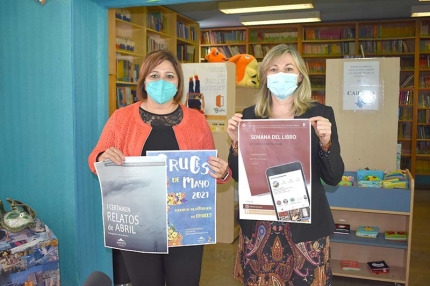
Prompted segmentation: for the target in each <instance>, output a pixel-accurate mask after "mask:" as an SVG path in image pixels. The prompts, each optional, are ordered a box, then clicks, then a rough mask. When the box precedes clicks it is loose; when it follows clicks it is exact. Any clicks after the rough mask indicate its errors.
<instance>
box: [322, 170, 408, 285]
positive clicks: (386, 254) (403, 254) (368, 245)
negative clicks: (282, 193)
mask: <svg viewBox="0 0 430 286" xmlns="http://www.w3.org/2000/svg"><path fill="white" fill-rule="evenodd" d="M345 175H349V176H354V177H355V179H356V173H355V172H346V173H345ZM407 176H408V179H409V188H408V189H383V188H363V187H354V186H352V187H343V186H336V187H333V186H327V185H326V186H324V187H325V189H326V194H327V198H328V201H329V204H330V207H331V210H332V213H333V217H334V220H335V223H346V224H350V225H351V233H350V234H333V235H332V236H331V238H330V247H331V258H332V259H331V266H332V270H333V275H336V276H344V277H351V278H359V279H367V280H378V281H385V282H393V283H399V284H404V285H408V281H409V265H410V258H411V238H412V218H413V201H414V179H413V177H412V175H411V173H410V172H409V170H407ZM360 225H361V226H363V225H364V226H366V225H368V226H378V227H379V234H378V237H377V238H363V237H357V236H356V235H355V230H356V229H357V227H358V226H360ZM389 230H392V231H406V232H408V240H407V241H406V242H402V241H390V240H385V238H384V232H385V231H389ZM341 260H355V261H358V262H359V264H360V270H359V271H351V270H342V269H341V267H340V261H341ZM379 260H385V262H386V263H387V264H388V265H389V266H390V271H389V273H385V274H375V273H372V272H370V270H369V269H368V267H367V264H366V262H369V261H379Z"/></svg>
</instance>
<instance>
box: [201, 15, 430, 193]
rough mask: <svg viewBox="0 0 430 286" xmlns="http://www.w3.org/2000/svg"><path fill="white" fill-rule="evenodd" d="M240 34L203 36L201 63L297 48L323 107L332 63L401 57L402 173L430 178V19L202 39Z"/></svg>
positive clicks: (279, 28)
mask: <svg viewBox="0 0 430 286" xmlns="http://www.w3.org/2000/svg"><path fill="white" fill-rule="evenodd" d="M239 31H240V35H241V40H240V41H239V42H223V43H219V42H207V41H205V40H204V37H203V36H202V41H201V45H200V59H201V60H202V59H203V58H204V56H205V54H206V53H207V51H208V50H209V49H208V48H210V47H222V48H223V49H224V50H226V49H228V48H229V47H231V46H240V47H242V51H241V53H248V54H251V55H254V56H255V57H256V58H257V60H258V61H261V59H262V57H264V55H265V52H266V50H267V49H268V48H271V47H272V46H274V45H276V44H279V43H287V44H292V45H294V46H296V47H297V48H298V50H299V51H300V52H301V54H302V56H303V58H304V60H305V61H306V63H307V66H308V69H309V76H310V78H311V83H312V97H313V98H314V99H316V100H318V101H320V102H322V103H325V93H326V86H325V83H326V82H325V81H326V70H325V69H326V60H327V59H335V58H360V57H362V56H363V55H364V56H365V57H366V58H374V57H399V58H400V74H399V82H400V89H399V94H398V100H399V105H398V108H399V117H398V143H401V145H402V151H401V168H402V169H409V170H410V172H411V174H412V176H413V177H414V178H415V179H416V183H417V184H418V185H420V182H422V180H419V179H417V178H416V177H417V176H422V178H424V179H425V178H430V18H421V19H399V20H384V21H360V22H357V21H356V22H354V21H353V22H336V23H305V24H291V25H270V26H248V27H232V28H222V29H216V28H214V29H202V34H205V35H206V38H208V36H209V35H212V34H213V35H221V34H228V33H230V32H231V33H233V32H234V33H236V32H239ZM243 49H245V50H244V51H243ZM387 96H388V95H387ZM390 96H392V95H390ZM253 98H254V97H252V96H251V97H250V98H249V101H248V103H249V104H248V105H247V102H246V101H247V100H246V99H245V98H243V99H245V101H241V102H240V108H242V107H243V106H249V105H251V104H252V103H253V102H252V100H253ZM240 99H242V97H241V98H239V100H240ZM240 108H236V110H238V109H240ZM424 182H426V180H424ZM428 183H429V182H426V184H428Z"/></svg>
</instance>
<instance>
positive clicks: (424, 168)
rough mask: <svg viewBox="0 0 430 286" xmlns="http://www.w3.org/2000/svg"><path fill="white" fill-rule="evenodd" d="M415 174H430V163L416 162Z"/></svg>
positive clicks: (427, 161)
mask: <svg viewBox="0 0 430 286" xmlns="http://www.w3.org/2000/svg"><path fill="white" fill-rule="evenodd" d="M415 172H416V173H422V174H428V173H430V161H429V160H416V162H415Z"/></svg>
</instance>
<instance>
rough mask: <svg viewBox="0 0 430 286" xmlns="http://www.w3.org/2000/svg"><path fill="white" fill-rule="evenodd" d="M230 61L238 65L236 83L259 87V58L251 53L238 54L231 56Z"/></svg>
mask: <svg viewBox="0 0 430 286" xmlns="http://www.w3.org/2000/svg"><path fill="white" fill-rule="evenodd" d="M228 61H229V62H232V63H234V64H235V65H236V84H237V85H240V86H249V87H254V88H258V87H259V86H260V80H259V78H258V62H257V59H256V58H255V57H254V56H252V55H249V54H238V55H235V56H233V57H231V58H230V59H229V60H228Z"/></svg>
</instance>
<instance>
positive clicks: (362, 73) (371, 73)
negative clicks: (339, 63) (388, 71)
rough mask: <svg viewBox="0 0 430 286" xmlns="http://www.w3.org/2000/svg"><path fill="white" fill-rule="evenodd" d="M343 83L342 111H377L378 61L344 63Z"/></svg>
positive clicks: (378, 87)
mask: <svg viewBox="0 0 430 286" xmlns="http://www.w3.org/2000/svg"><path fill="white" fill-rule="evenodd" d="M343 82H344V83H343V110H354V111H357V110H378V109H379V103H380V102H381V101H382V99H381V98H380V97H381V96H382V95H381V92H380V91H379V90H380V86H379V85H380V83H379V62H378V61H354V62H345V63H344V74H343Z"/></svg>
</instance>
